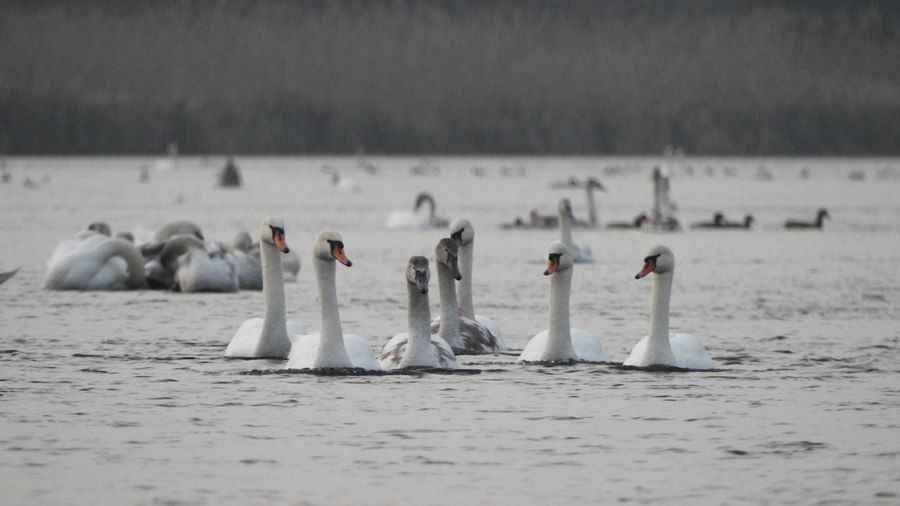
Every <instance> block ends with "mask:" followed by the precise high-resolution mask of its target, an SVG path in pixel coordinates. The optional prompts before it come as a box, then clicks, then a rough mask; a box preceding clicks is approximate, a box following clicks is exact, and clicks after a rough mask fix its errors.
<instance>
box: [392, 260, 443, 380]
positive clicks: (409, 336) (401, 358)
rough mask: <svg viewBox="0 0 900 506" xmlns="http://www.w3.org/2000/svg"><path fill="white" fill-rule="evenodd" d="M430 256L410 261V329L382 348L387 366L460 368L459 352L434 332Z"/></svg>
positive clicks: (408, 265) (395, 367) (407, 280)
mask: <svg viewBox="0 0 900 506" xmlns="http://www.w3.org/2000/svg"><path fill="white" fill-rule="evenodd" d="M430 278H431V273H430V272H429V270H428V259H427V258H425V257H420V256H415V257H412V258H410V259H409V263H408V264H407V265H406V291H407V294H408V296H409V306H408V307H409V310H408V316H407V320H408V327H407V328H408V330H407V332H403V333H400V334H397V335H395V336H394V337H392V338H391V339H390V340H389V341H388V342H387V343H385V345H384V348H382V350H381V357H380V358H379V361H380V362H381V366H382V367H383V368H385V369H403V368H405V367H439V368H442V369H456V368H457V367H459V365H458V364H457V363H456V356H455V355H454V354H453V349H452V348H451V347H450V345H449V344H447V341H444V339H443V338H442V337H441V336H438V335H435V334H432V333H431V310H430V309H429V307H428V281H429V279H430Z"/></svg>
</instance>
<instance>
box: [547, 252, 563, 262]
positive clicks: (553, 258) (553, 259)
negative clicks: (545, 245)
mask: <svg viewBox="0 0 900 506" xmlns="http://www.w3.org/2000/svg"><path fill="white" fill-rule="evenodd" d="M561 256H562V253H550V256H549V257H548V260H550V261H551V262H555V263H559V257H561Z"/></svg>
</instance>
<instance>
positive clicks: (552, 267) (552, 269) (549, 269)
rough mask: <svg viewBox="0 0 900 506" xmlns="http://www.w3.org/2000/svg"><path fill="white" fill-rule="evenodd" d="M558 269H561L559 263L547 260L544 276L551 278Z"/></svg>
mask: <svg viewBox="0 0 900 506" xmlns="http://www.w3.org/2000/svg"><path fill="white" fill-rule="evenodd" d="M556 269H559V262H558V261H556V260H547V270H545V271H544V276H549V275H551V274H553V273H554V272H556Z"/></svg>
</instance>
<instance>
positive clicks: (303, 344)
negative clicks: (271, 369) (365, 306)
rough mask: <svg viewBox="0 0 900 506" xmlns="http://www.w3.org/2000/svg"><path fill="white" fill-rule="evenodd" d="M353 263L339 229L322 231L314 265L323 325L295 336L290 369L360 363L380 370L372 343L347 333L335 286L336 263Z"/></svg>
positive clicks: (317, 242)
mask: <svg viewBox="0 0 900 506" xmlns="http://www.w3.org/2000/svg"><path fill="white" fill-rule="evenodd" d="M335 261H338V262H340V263H341V264H342V265H345V266H347V267H350V266H351V265H353V263H352V262H351V261H350V260H349V259H348V258H347V256H346V255H345V254H344V241H343V239H342V238H341V235H340V234H338V233H337V232H322V233H321V234H319V237H318V238H317V239H316V242H315V244H314V245H313V268H314V269H315V271H316V281H317V282H318V285H319V304H320V306H321V325H322V327H321V329H320V330H319V331H318V332H315V333H313V334H306V335H301V336H297V337H295V338H294V344H293V346H291V353H290V355H289V356H288V363H287V369H332V368H335V369H337V368H347V367H358V368H362V369H369V370H381V365H380V364H379V363H378V360H376V359H375V356H374V355H373V354H372V348H370V347H369V343H368V342H366V340H365V339H364V338H362V337H360V336H356V335H346V336H345V335H344V332H343V330H342V329H341V315H340V312H339V310H338V300H337V290H336V287H335V265H334V262H335Z"/></svg>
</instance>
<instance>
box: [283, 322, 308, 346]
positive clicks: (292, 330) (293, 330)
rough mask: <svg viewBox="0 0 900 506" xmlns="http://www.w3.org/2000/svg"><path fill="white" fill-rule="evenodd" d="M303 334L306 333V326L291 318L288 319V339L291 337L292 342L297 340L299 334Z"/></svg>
mask: <svg viewBox="0 0 900 506" xmlns="http://www.w3.org/2000/svg"><path fill="white" fill-rule="evenodd" d="M303 334H306V327H304V326H303V325H301V324H299V323H295V322H292V321H290V320H288V321H287V335H288V339H290V340H291V342H293V341H294V340H296V339H297V336H301V335H303Z"/></svg>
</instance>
